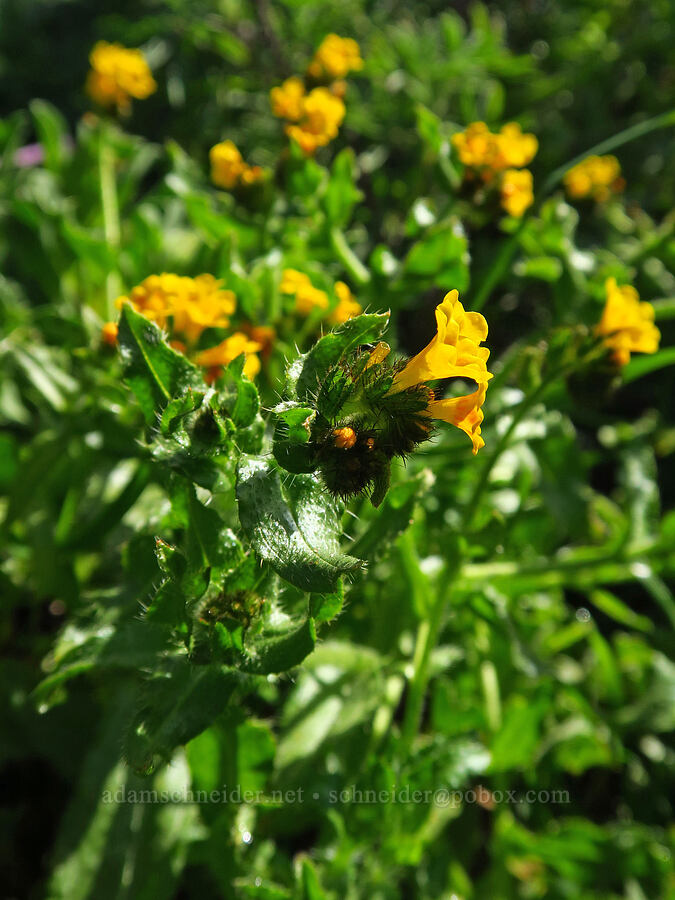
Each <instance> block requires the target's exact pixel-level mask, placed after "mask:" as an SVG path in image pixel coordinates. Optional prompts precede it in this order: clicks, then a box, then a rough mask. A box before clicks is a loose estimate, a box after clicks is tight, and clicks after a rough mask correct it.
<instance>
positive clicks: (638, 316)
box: [595, 278, 661, 366]
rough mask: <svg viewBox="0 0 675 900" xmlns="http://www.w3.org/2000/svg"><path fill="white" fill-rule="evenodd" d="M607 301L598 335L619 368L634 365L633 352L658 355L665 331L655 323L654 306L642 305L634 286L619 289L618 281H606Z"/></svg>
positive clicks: (597, 329) (598, 325) (612, 279)
mask: <svg viewBox="0 0 675 900" xmlns="http://www.w3.org/2000/svg"><path fill="white" fill-rule="evenodd" d="M605 292H606V296H607V300H606V303H605V308H604V311H603V313H602V318H601V319H600V322H599V323H598V324H597V326H596V328H595V333H596V334H597V335H599V336H600V337H601V338H602V339H603V343H604V344H605V346H606V347H607V348H608V349H609V350H610V351H611V352H612V358H613V360H614V362H615V363H616V364H617V365H618V366H625V365H626V364H627V363H628V362H630V355H631V353H656V351H657V350H658V349H659V342H660V340H661V332H660V331H659V329H658V328H657V327H656V325H655V324H654V307H653V306H652V305H651V303H646V302H640V295H639V294H638V292H637V291H636V290H635V288H634V287H633V286H632V285H630V284H624V285H621V286H618V285H617V283H616V278H608V279H607V281H606V282H605Z"/></svg>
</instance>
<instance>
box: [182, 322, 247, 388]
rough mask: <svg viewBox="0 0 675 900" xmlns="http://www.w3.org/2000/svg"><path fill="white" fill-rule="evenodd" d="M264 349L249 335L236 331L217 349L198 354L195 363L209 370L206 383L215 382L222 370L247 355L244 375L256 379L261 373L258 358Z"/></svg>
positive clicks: (211, 348) (212, 348)
mask: <svg viewBox="0 0 675 900" xmlns="http://www.w3.org/2000/svg"><path fill="white" fill-rule="evenodd" d="M261 349H262V347H261V345H260V344H259V343H258V342H257V341H252V340H250V339H249V338H248V336H247V335H245V334H243V333H242V332H241V331H235V332H234V334H231V335H230V336H229V337H227V338H225V340H224V341H221V343H220V344H218V345H217V346H215V347H210V348H209V349H208V350H202V351H201V353H198V354H197V356H196V358H195V362H196V363H197V365H198V366H203V367H204V368H205V369H207V370H208V371H207V373H206V381H207V382H211V381H215V380H216V378H217V377H218V376H219V375H220V372H221V368H222V367H223V366H226V365H228V363H231V362H232V360H233V359H236V358H237V357H238V356H240V355H241V354H242V353H245V354H246V362H245V363H244V374H245V375H246V376H247V377H248V378H255V376H256V375H257V374H258V372H259V371H260V360H259V359H258V357H257V356H256V353H258V351H259V350H261Z"/></svg>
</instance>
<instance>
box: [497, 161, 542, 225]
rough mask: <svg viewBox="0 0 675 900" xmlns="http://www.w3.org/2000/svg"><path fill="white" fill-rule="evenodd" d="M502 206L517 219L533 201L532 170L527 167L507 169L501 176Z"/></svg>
mask: <svg viewBox="0 0 675 900" xmlns="http://www.w3.org/2000/svg"><path fill="white" fill-rule="evenodd" d="M499 191H500V195H501V202H502V207H503V208H504V209H505V210H506V212H507V213H508V214H509V215H510V216H514V217H515V218H517V219H519V218H520V217H521V216H522V215H523V213H524V212H525V210H526V209H528V207H530V206H532V203H533V202H534V193H533V192H532V172H530V170H529V169H507V170H506V171H505V172H504V173H503V174H502V178H501V184H500V188H499Z"/></svg>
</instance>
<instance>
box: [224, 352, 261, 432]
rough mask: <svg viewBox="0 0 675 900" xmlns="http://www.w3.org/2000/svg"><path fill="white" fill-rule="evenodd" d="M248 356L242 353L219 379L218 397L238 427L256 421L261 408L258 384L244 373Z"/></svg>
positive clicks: (243, 426) (245, 426)
mask: <svg viewBox="0 0 675 900" xmlns="http://www.w3.org/2000/svg"><path fill="white" fill-rule="evenodd" d="M245 362H246V357H245V355H244V354H243V353H241V354H240V355H239V356H238V357H237V358H236V359H233V360H232V362H231V363H230V364H229V365H228V366H227V368H226V369H224V371H223V374H222V375H221V376H220V378H219V379H218V388H219V393H218V398H219V400H222V401H223V404H224V408H225V410H226V411H227V414H228V415H229V417H230V418H231V419H232V421H233V422H234V424H235V425H236V426H237V427H238V428H247V427H248V426H249V425H252V424H253V422H254V421H255V417H256V416H257V415H258V411H259V409H260V398H259V397H258V390H257V388H256V386H255V385H254V384H253V382H252V381H250V380H249V379H248V378H247V377H246V375H244V363H245Z"/></svg>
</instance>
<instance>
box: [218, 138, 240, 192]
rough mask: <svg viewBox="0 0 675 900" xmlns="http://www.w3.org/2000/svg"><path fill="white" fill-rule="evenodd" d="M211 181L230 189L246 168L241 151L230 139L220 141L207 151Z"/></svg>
mask: <svg viewBox="0 0 675 900" xmlns="http://www.w3.org/2000/svg"><path fill="white" fill-rule="evenodd" d="M209 161H210V163H211V181H213V183H214V184H215V185H217V186H218V187H222V188H225V190H227V191H230V190H232V188H233V187H235V185H236V184H237V183H238V181H239V179H240V178H241V176H242V173H243V172H244V170H245V168H246V163H245V162H244V160H243V159H242V157H241V153H240V152H239V150H238V149H237V147H236V145H235V144H233V143H232V141H222V142H221V143H220V144H216V145H215V147H211V150H210V151H209Z"/></svg>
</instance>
